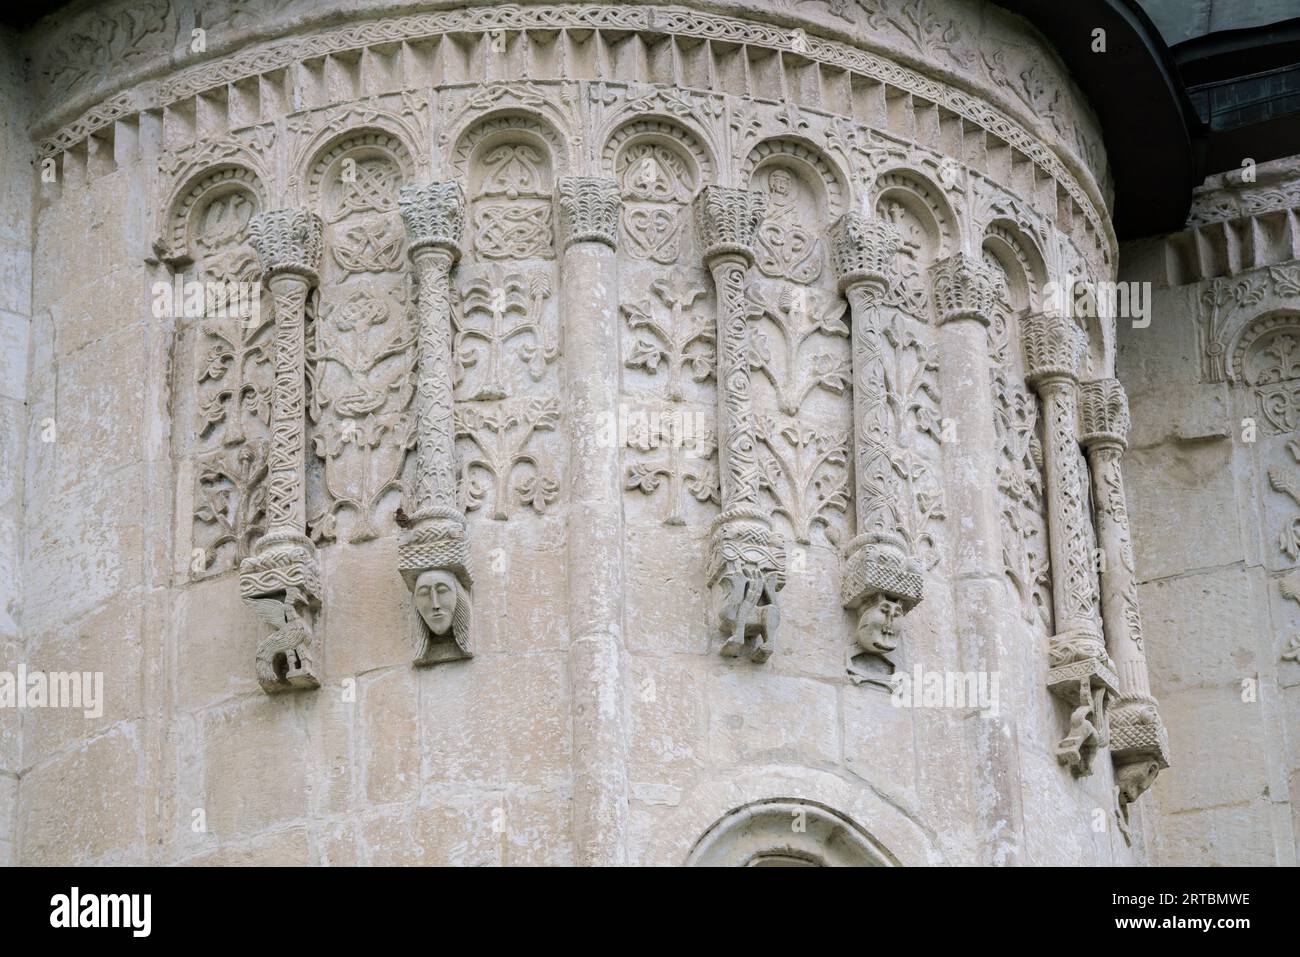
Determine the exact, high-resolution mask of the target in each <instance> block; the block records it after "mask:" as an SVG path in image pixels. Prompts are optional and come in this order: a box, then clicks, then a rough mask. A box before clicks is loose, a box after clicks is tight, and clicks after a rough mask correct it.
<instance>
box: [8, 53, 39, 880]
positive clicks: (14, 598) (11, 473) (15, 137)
mask: <svg viewBox="0 0 1300 957" xmlns="http://www.w3.org/2000/svg"><path fill="white" fill-rule="evenodd" d="M28 106H29V98H28V95H27V83H26V76H25V74H24V69H23V61H22V56H21V53H20V47H19V38H18V37H17V36H16V35H14V34H13V33H11V32H9V31H4V32H2V33H0V661H4V662H6V664H5V666H4V667H6V668H9V667H11V665H10V664H9V663H16V662H18V661H21V660H22V659H23V657H24V654H25V652H24V637H23V633H22V631H21V625H22V535H23V480H24V470H23V463H24V456H25V450H26V446H27V442H28V435H27V421H28V417H27V350H28V342H29V338H30V332H31V293H32V253H31V243H32V208H33V198H32V183H33V179H34V166H33V160H34V155H35V150H34V149H33V147H32V143H31V140H30V138H29V136H28V134H27V130H26V125H27V121H28V117H29V113H28ZM21 723H22V715H21V714H20V713H19V712H18V711H17V710H15V709H12V708H6V709H3V710H0V866H3V865H6V864H11V863H13V861H14V860H15V857H16V853H15V845H16V839H17V829H16V826H15V821H14V808H15V805H16V803H17V796H18V773H19V771H20V770H21V768H22V757H21V753H20V749H19V738H20V734H19V732H20V729H21Z"/></svg>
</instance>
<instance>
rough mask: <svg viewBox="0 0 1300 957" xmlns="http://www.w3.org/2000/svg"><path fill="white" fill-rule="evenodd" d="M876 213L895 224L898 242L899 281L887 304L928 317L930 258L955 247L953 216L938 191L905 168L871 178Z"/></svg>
mask: <svg viewBox="0 0 1300 957" xmlns="http://www.w3.org/2000/svg"><path fill="white" fill-rule="evenodd" d="M871 205H872V208H873V210H874V212H875V214H876V215H877V216H879V217H881V218H882V219H887V220H889V221H890V222H891V223H893V224H894V225H895V226H897V227H898V230H899V232H900V233H901V235H902V239H903V245H902V248H901V249H900V251H899V254H898V269H899V275H900V277H901V281H900V282H899V284H898V285H897V286H896V287H895V288H894V289H893V290H891V291H890V294H889V296H888V298H887V299H886V304H888V305H893V306H895V307H897V308H899V309H902V310H903V311H905V312H908V313H909V314H911V315H913V316H916V317H918V318H922V319H928V317H929V314H930V290H929V281H928V278H927V277H928V276H929V270H930V266H931V264H933V263H934V262H935V261H936V260H938V259H942V258H944V257H945V256H949V255H952V254H953V253H955V252H956V251H957V246H958V243H957V241H956V237H957V236H958V235H959V231H958V224H957V218H956V215H955V213H954V212H953V210H952V207H951V206H950V205H949V204H948V201H947V200H946V199H945V198H944V196H943V193H942V191H941V190H940V189H939V187H938V186H936V185H935V184H934V183H932V182H930V181H929V180H928V179H927V178H926V177H924V176H922V175H921V174H919V173H917V172H915V171H914V170H909V169H893V170H888V171H886V172H883V173H881V174H880V175H879V176H878V177H877V178H876V181H875V184H874V196H873V199H872V203H871Z"/></svg>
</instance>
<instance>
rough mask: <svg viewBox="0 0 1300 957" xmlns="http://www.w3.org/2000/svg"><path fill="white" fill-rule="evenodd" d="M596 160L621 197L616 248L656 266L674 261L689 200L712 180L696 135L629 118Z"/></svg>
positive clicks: (668, 123) (685, 235)
mask: <svg viewBox="0 0 1300 957" xmlns="http://www.w3.org/2000/svg"><path fill="white" fill-rule="evenodd" d="M601 163H602V167H603V168H604V170H605V171H606V174H607V175H609V176H612V177H613V178H614V180H615V182H617V183H618V187H619V194H620V196H621V198H622V200H623V204H622V212H621V225H620V231H621V234H622V235H621V242H620V249H622V250H623V251H624V252H626V253H627V254H628V255H630V256H632V257H633V258H634V259H644V260H650V261H652V262H656V263H659V264H660V265H669V264H672V263H675V262H677V261H678V259H679V257H680V256H681V254H682V252H683V249H682V247H683V244H684V243H686V242H687V241H688V240H689V235H690V230H689V228H688V226H689V222H690V203H691V200H692V199H693V198H694V197H695V194H696V193H697V192H698V191H699V189H700V187H701V186H703V185H705V184H706V183H711V182H713V179H714V164H713V160H712V158H711V157H710V156H709V155H708V154H707V153H706V152H705V150H704V148H703V147H702V146H701V145H700V140H699V138H698V137H697V136H696V135H695V133H693V132H692V131H690V130H688V129H687V128H686V127H684V126H682V125H681V124H680V123H676V122H674V121H672V120H666V119H659V118H644V119H638V120H632V121H629V122H627V123H625V124H623V125H622V126H620V127H618V129H616V130H615V131H614V133H613V135H612V136H611V137H610V138H609V140H608V141H607V142H606V144H605V148H604V150H603V151H602V154H601Z"/></svg>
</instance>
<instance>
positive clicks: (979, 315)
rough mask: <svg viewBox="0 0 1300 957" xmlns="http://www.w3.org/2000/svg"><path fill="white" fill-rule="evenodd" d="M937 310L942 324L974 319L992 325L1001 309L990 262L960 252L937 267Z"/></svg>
mask: <svg viewBox="0 0 1300 957" xmlns="http://www.w3.org/2000/svg"><path fill="white" fill-rule="evenodd" d="M930 278H931V281H932V283H933V285H934V307H935V313H936V315H937V316H938V317H939V324H940V325H942V324H944V323H945V322H955V321H956V320H959V319H974V320H975V321H976V322H981V323H983V324H984V325H986V326H987V325H988V324H989V323H990V322H991V321H992V319H993V310H994V309H995V308H996V307H997V297H998V276H997V273H996V272H995V271H994V270H993V268H992V267H991V266H989V265H988V264H987V263H985V262H983V261H981V260H979V259H975V258H973V257H971V256H967V255H966V254H965V253H957V254H956V255H955V256H949V257H948V258H947V259H943V260H940V261H939V262H937V263H935V264H934V267H933V268H932V270H931V274H930Z"/></svg>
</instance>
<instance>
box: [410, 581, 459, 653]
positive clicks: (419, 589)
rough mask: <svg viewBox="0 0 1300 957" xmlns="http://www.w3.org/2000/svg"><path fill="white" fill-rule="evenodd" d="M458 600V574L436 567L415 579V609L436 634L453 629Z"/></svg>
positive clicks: (440, 634) (439, 634) (442, 633)
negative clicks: (453, 618) (452, 623)
mask: <svg viewBox="0 0 1300 957" xmlns="http://www.w3.org/2000/svg"><path fill="white" fill-rule="evenodd" d="M457 600H458V599H457V592H456V576H455V575H453V574H452V573H451V572H446V571H443V570H441V569H437V568H435V569H433V570H431V571H427V572H424V573H423V574H422V575H420V577H419V578H417V579H416V580H415V610H416V611H417V612H419V613H420V617H421V618H423V619H424V623H425V624H426V625H428V626H429V630H430V631H432V632H433V633H434V634H435V635H438V636H442V635H445V634H447V632H449V631H451V619H452V614H453V613H454V612H455V611H456V602H457Z"/></svg>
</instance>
